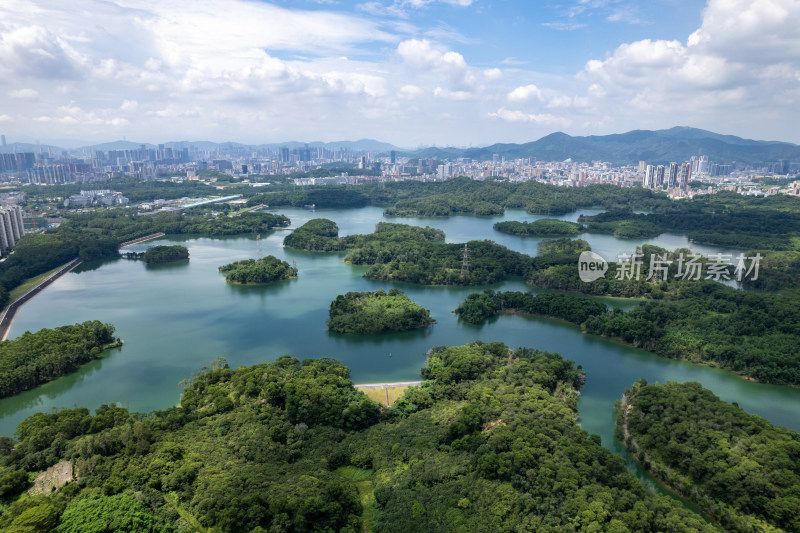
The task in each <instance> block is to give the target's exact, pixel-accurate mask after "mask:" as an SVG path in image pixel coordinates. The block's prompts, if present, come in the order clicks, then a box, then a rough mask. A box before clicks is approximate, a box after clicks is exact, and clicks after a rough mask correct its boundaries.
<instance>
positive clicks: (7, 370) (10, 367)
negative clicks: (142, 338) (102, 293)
mask: <svg viewBox="0 0 800 533" xmlns="http://www.w3.org/2000/svg"><path fill="white" fill-rule="evenodd" d="M115 341H116V342H119V341H117V340H116V339H115V338H114V326H112V325H111V324H103V323H102V322H99V321H97V320H93V321H88V322H83V323H82V324H75V325H72V326H61V327H57V328H55V329H42V330H39V331H37V332H35V333H31V332H29V331H26V332H25V333H23V334H22V335H20V336H19V337H18V338H16V339H13V340H6V341H2V342H0V398H5V397H6V396H12V395H14V394H17V393H19V392H22V391H26V390H30V389H32V388H34V387H36V386H37V385H40V384H42V383H46V382H48V381H51V380H53V379H56V378H58V377H61V376H64V375H66V374H69V373H71V372H74V371H75V370H77V369H78V368H79V367H80V366H81V365H83V364H85V363H88V362H89V361H91V360H93V359H97V358H98V357H99V356H100V354H101V352H102V351H103V350H104V349H105V348H107V347H110V345H111V344H112V343H114V342H115ZM0 448H2V446H0ZM0 454H2V451H0ZM1 485H2V482H1V481H0V486H1ZM0 491H1V489H0Z"/></svg>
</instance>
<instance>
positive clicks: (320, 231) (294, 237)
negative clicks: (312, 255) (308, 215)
mask: <svg viewBox="0 0 800 533" xmlns="http://www.w3.org/2000/svg"><path fill="white" fill-rule="evenodd" d="M283 245H284V246H286V247H287V248H293V249H295V250H305V251H308V252H336V251H339V250H343V249H344V247H343V244H342V243H341V240H340V239H339V226H337V225H336V222H334V221H332V220H328V219H327V218H314V219H311V220H309V221H308V222H306V223H305V224H303V225H302V226H300V227H299V228H297V229H296V230H294V231H293V232H291V233H290V234H289V235H287V236H286V237H285V238H284V239H283Z"/></svg>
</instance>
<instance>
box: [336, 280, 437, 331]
mask: <svg viewBox="0 0 800 533" xmlns="http://www.w3.org/2000/svg"><path fill="white" fill-rule="evenodd" d="M328 313H329V316H330V318H329V319H328V329H329V330H330V331H332V332H334V333H350V334H369V333H392V332H396V331H407V330H410V329H417V328H424V327H427V326H430V325H431V324H433V322H435V321H434V320H433V319H432V318H431V313H430V311H428V310H427V309H425V308H423V307H422V306H420V305H417V304H415V303H414V302H412V301H411V300H410V299H409V298H408V296H406V295H405V294H403V292H402V291H401V290H399V289H391V290H390V291H389V292H388V293H387V292H386V291H384V290H383V289H381V290H379V291H373V292H348V293H347V294H344V295H341V294H340V295H339V296H337V297H336V299H335V300H334V301H333V302H331V306H330V310H329V311H328Z"/></svg>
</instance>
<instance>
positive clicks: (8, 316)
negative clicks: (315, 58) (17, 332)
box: [0, 257, 83, 341]
mask: <svg viewBox="0 0 800 533" xmlns="http://www.w3.org/2000/svg"><path fill="white" fill-rule="evenodd" d="M81 263H83V261H81V260H80V259H79V258H77V257H76V258H75V259H73V260H72V261H70V262H69V263H67V264H66V265H64V266H62V267H61V268H59V269H58V270H57V271H55V272H54V273H52V274H51V275H50V276H48V277H47V278H45V279H44V280H42V281H41V282H40V283H39V284H38V285H36V286H35V287H33V288H32V289H31V290H29V291H28V292H26V293H25V294H23V295H22V296H20V297H19V298H17V299H16V300H14V301H13V302H11V303H10V304H8V306H6V308H5V309H3V313H2V314H1V315H0V341H4V340H6V338H7V337H8V332H9V331H11V325H12V324H13V323H14V316H15V315H16V314H17V311H18V310H19V308H20V307H22V306H23V305H24V304H25V302H27V301H28V300H30V299H31V298H33V297H34V296H36V295H37V294H39V293H40V292H41V291H42V290H44V289H45V288H46V287H47V286H48V285H50V284H51V283H53V282H54V281H55V280H57V279H58V278H60V277H61V276H63V275H64V274H66V273H67V272H71V271H72V270H73V269H75V268H76V267H77V266H78V265H80V264H81Z"/></svg>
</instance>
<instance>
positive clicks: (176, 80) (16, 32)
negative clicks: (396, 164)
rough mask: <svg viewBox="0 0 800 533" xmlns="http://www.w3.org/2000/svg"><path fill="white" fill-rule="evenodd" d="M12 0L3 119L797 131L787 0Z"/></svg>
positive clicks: (84, 139) (796, 74) (101, 130)
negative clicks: (64, 0)
mask: <svg viewBox="0 0 800 533" xmlns="http://www.w3.org/2000/svg"><path fill="white" fill-rule="evenodd" d="M529 4H539V3H525V2H504V3H500V2H490V1H487V0H440V1H436V0H381V1H361V2H357V1H333V0H308V1H306V2H272V3H268V2H251V1H244V0H233V1H226V2H221V1H219V0H203V1H201V2H197V3H193V4H192V10H191V11H188V10H186V9H185V4H184V3H179V2H176V1H168V2H155V1H150V0H144V1H135V2H134V1H125V0H116V1H112V2H99V1H96V0H78V1H77V2H72V3H70V4H69V5H68V6H66V5H63V4H58V3H52V2H48V1H45V0H34V1H21V0H12V1H10V2H6V3H4V6H2V7H0V14H2V16H0V74H2V76H0V97H2V100H0V102H2V103H0V130H2V132H3V133H5V134H6V136H7V137H8V139H9V142H15V141H19V142H36V141H37V140H38V141H41V142H42V143H48V144H56V145H62V146H64V147H67V148H71V147H75V146H79V145H81V144H90V143H95V142H103V141H108V140H115V139H122V138H128V139H136V140H138V139H142V140H145V139H146V140H147V141H148V142H166V141H173V140H177V139H186V140H200V139H203V140H210V141H216V142H224V141H234V142H242V143H270V142H285V141H287V140H299V141H323V142H330V141H341V140H346V139H353V140H355V139H358V138H373V139H379V140H381V141H385V142H389V143H392V144H394V145H396V146H400V147H408V148H412V147H416V146H426V145H437V146H448V145H452V146H485V145H489V144H492V143H494V142H515V143H520V142H528V141H532V140H535V139H538V138H540V137H542V136H544V135H547V134H548V133H552V132H554V131H563V132H566V133H568V134H570V135H603V134H609V133H619V132H622V131H629V130H633V129H661V128H670V127H672V126H675V125H677V124H685V125H688V126H692V127H697V128H703V129H707V130H712V131H717V132H720V133H726V134H732V135H738V136H741V137H744V138H754V139H763V140H780V141H787V142H792V143H798V142H800V132H798V130H797V128H796V127H795V124H796V123H797V121H798V118H800V112H799V111H798V109H800V106H798V105H797V104H798V99H800V35H798V34H797V31H796V27H797V25H798V22H800V3H798V2H797V1H793V0H749V1H745V0H710V1H709V2H708V3H707V4H705V5H698V4H697V3H696V2H690V1H688V0H659V1H656V2H652V3H648V4H647V5H639V4H638V3H633V2H626V1H624V0H575V1H571V2H565V3H562V4H547V5H544V6H542V5H529Z"/></svg>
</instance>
